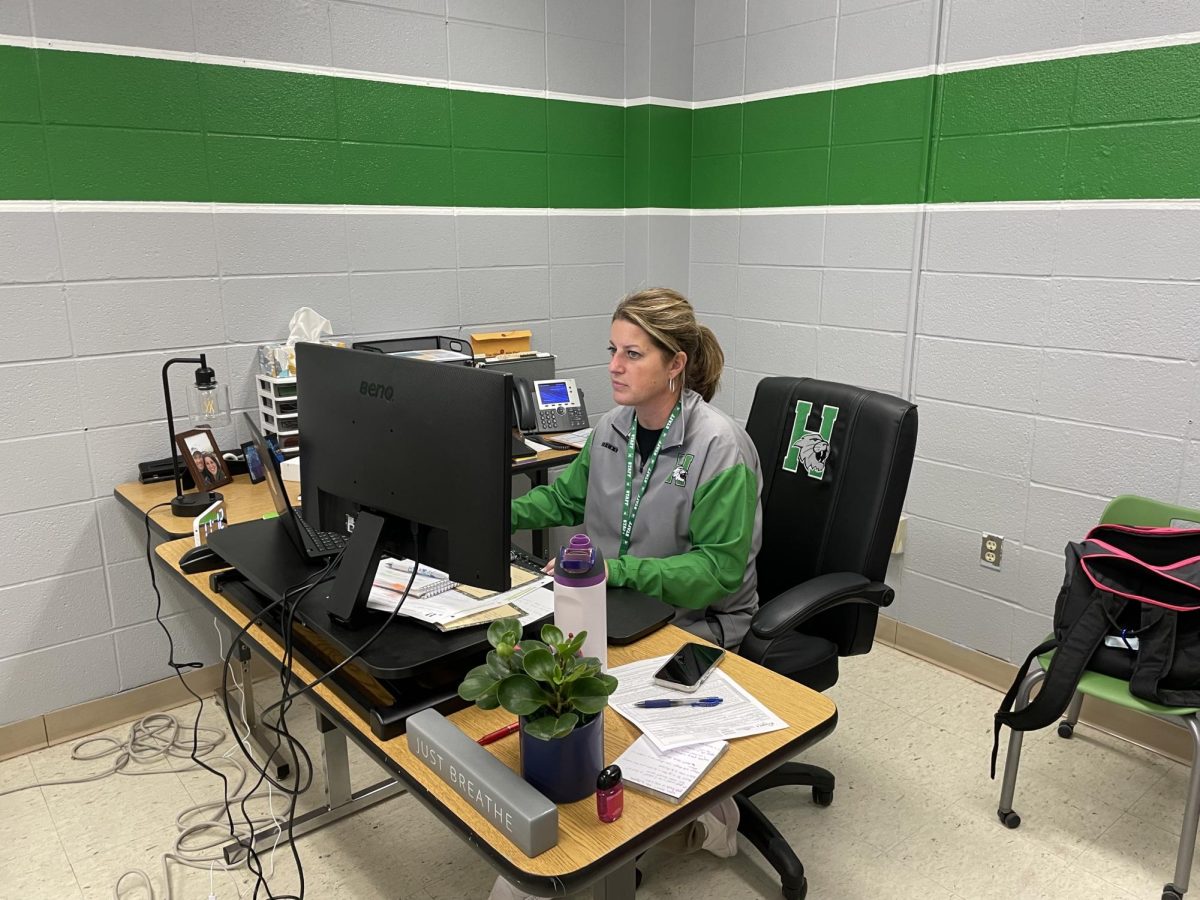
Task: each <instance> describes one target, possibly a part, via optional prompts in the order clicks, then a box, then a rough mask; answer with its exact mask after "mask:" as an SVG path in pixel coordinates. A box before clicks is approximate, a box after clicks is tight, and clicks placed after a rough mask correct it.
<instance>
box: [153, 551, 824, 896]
mask: <svg viewBox="0 0 1200 900" xmlns="http://www.w3.org/2000/svg"><path fill="white" fill-rule="evenodd" d="M190 543H191V542H190V541H187V540H183V541H172V542H169V543H164V544H161V545H159V547H158V548H157V553H158V555H159V556H160V557H161V558H162V560H163V562H164V563H166V565H167V566H168V567H169V569H170V570H171V571H172V572H173V573H174V574H175V575H176V576H177V577H179V578H181V579H183V580H184V581H185V582H187V583H188V584H189V585H190V586H191V587H192V588H193V589H194V590H195V591H196V592H197V593H198V594H199V595H200V596H201V597H202V599H203V600H204V601H205V602H206V603H207V604H208V605H209V606H210V607H212V608H213V609H214V610H215V611H218V612H219V613H221V614H222V615H224V616H225V617H226V618H227V619H228V620H229V621H230V622H231V623H232V624H234V626H235V627H241V626H242V625H244V624H245V623H246V621H247V619H248V616H247V615H246V613H245V612H244V611H243V610H242V609H241V608H240V607H238V606H237V605H236V604H235V603H233V602H232V601H231V600H230V599H228V598H226V597H224V596H222V595H220V594H217V593H214V592H213V591H211V590H210V589H209V587H208V576H207V574H197V575H184V574H182V573H181V572H180V571H179V568H178V561H179V557H180V556H181V555H182V554H183V552H184V551H185V550H187V549H188V547H189V546H190ZM247 637H248V638H249V640H250V641H251V642H252V643H253V644H255V645H256V646H257V647H258V648H259V649H260V650H262V651H263V652H264V653H266V654H268V655H271V656H273V657H274V658H275V659H276V660H278V659H280V658H281V657H282V653H283V648H282V646H281V644H280V642H279V640H278V639H277V637H276V635H275V634H274V632H273V631H272V630H270V629H269V628H263V627H261V626H258V625H256V626H254V627H252V628H251V629H250V630H249V632H248V634H247ZM685 640H695V638H694V637H692V636H691V635H689V634H687V633H686V632H683V631H681V630H679V629H677V628H674V627H673V626H667V627H665V628H663V629H661V630H660V631H657V632H655V633H654V634H652V635H650V636H649V637H646V638H644V639H642V640H641V641H638V642H637V643H636V644H631V645H629V646H627V647H610V648H609V663H610V665H614V666H617V665H621V664H623V663H627V662H632V661H634V660H637V659H645V658H649V657H654V656H662V655H666V654H668V653H671V652H672V651H674V650H675V649H676V648H678V646H679V645H680V644H681V643H683V642H684V641H685ZM722 667H723V668H724V669H725V671H726V672H728V673H729V675H731V676H732V677H733V678H735V679H736V680H737V681H738V683H739V684H741V685H742V686H743V687H744V688H746V689H747V690H748V691H750V692H751V693H753V694H754V695H755V696H756V697H758V698H759V699H760V700H761V701H762V702H763V704H764V705H766V706H767V707H769V708H770V709H771V710H772V711H774V712H775V713H776V714H777V715H778V716H779V717H780V718H782V719H783V720H784V721H785V722H787V723H788V727H787V728H786V729H783V730H781V731H776V732H772V733H771V734H764V735H756V736H754V737H749V738H741V739H738V740H736V741H733V742H732V743H731V744H730V748H729V750H728V752H727V753H725V755H724V756H723V757H721V759H720V760H719V761H718V763H717V764H716V765H715V766H714V767H713V768H712V770H711V771H709V773H708V774H707V775H706V776H705V777H704V778H703V779H702V780H701V781H700V784H699V785H698V786H697V787H696V788H695V789H693V790H692V792H691V793H690V794H689V795H688V797H687V799H686V801H685V802H684V803H681V804H679V805H672V804H669V803H666V802H664V801H662V800H658V799H656V798H653V797H649V796H646V795H644V794H640V793H637V792H635V791H633V790H630V791H627V792H626V794H625V813H624V815H623V816H622V817H621V818H620V819H619V820H617V821H616V822H615V823H612V824H607V825H606V824H602V823H600V822H599V820H598V819H597V818H596V805H595V800H594V799H593V798H590V797H589V798H587V799H585V800H581V801H579V802H578V803H571V804H564V805H562V806H560V807H559V843H558V845H557V846H555V847H553V848H551V849H550V850H547V851H546V852H545V853H542V854H541V855H540V856H537V857H534V858H530V857H528V856H526V855H525V854H524V853H523V852H522V851H521V850H520V849H519V848H517V847H516V846H515V845H514V844H513V843H512V842H511V841H509V840H508V838H507V837H505V835H504V834H503V833H502V832H501V831H499V830H497V829H496V827H495V826H494V825H493V824H492V823H491V822H490V821H489V820H488V819H486V818H485V817H484V816H482V815H480V814H479V813H478V812H477V811H476V810H475V808H474V807H473V806H471V805H470V804H469V803H468V802H467V801H466V800H464V799H463V798H462V797H460V796H459V795H458V794H457V793H455V792H454V791H453V790H452V789H451V788H450V787H449V786H448V785H446V784H445V783H444V782H443V781H441V779H439V778H438V777H437V776H436V775H434V774H433V772H432V771H430V769H428V768H427V767H426V766H425V765H424V764H423V763H422V762H420V761H419V760H418V759H417V758H416V757H415V756H414V755H413V754H412V753H411V752H409V749H408V743H407V739H406V738H405V737H403V736H401V737H397V738H394V739H392V740H389V741H381V740H379V739H377V738H376V737H375V736H374V735H373V734H372V733H371V731H370V728H369V727H368V725H367V724H366V723H365V722H363V721H362V720H361V719H360V718H359V717H358V715H357V714H356V713H355V711H354V710H353V709H352V707H351V706H350V705H349V704H347V703H346V702H345V701H344V700H343V699H342V698H341V696H340V695H339V694H338V693H336V692H335V691H334V690H331V689H328V688H326V686H325V685H319V686H318V687H317V688H315V689H314V691H312V692H311V693H315V694H317V702H318V704H319V705H320V706H321V707H322V710H323V712H325V714H326V715H328V716H330V717H331V718H333V719H334V720H335V721H337V722H338V724H339V725H341V726H342V727H344V728H346V729H348V730H349V731H351V732H352V733H353V736H354V737H355V739H356V741H357V742H358V743H359V744H360V745H362V746H363V747H364V748H365V749H367V751H368V752H370V753H371V754H372V755H373V756H375V757H376V759H378V761H379V762H380V763H382V764H383V765H385V766H387V767H388V768H389V769H390V770H391V771H393V772H395V773H396V775H397V776H398V777H399V778H400V779H401V780H403V781H404V782H405V783H406V784H407V786H408V787H409V788H410V790H412V792H413V794H414V796H416V797H417V798H418V799H420V800H421V801H422V802H423V803H424V804H425V805H426V806H428V807H429V808H431V809H432V810H433V811H434V812H435V813H436V814H438V815H439V816H440V817H441V818H442V819H444V820H445V821H446V822H447V823H448V824H450V825H451V827H453V828H455V830H456V831H458V833H459V835H460V836H462V837H463V838H464V839H466V840H467V841H468V842H470V843H472V844H473V845H475V846H476V847H477V848H478V849H479V850H480V852H483V853H486V854H488V855H489V856H490V857H491V858H492V859H493V861H494V862H495V864H496V865H497V866H498V868H500V869H501V870H502V871H503V872H504V873H505V875H506V876H507V877H509V878H510V879H512V880H515V881H518V882H523V883H525V884H527V885H528V886H529V887H530V888H531V889H533V888H535V887H539V888H541V889H542V890H545V891H553V892H555V893H558V894H562V893H570V892H573V891H576V890H579V889H581V888H583V887H585V886H586V885H587V884H588V883H590V882H592V881H593V880H595V879H596V878H597V877H599V876H601V875H603V874H605V873H606V872H608V871H610V870H612V869H614V868H615V867H616V866H618V865H621V864H624V863H626V862H628V861H630V860H631V859H632V858H633V857H634V856H635V855H636V854H638V853H640V852H642V851H643V850H645V849H647V848H648V847H650V846H652V845H653V844H654V843H655V842H657V841H658V840H659V839H661V838H662V837H665V836H666V835H668V834H670V833H671V832H673V831H674V830H675V829H677V828H679V827H681V826H682V825H684V824H685V823H687V822H689V821H691V820H692V819H694V818H695V817H696V816H697V815H699V814H700V813H701V812H702V811H703V810H705V809H706V808H708V807H709V806H710V805H712V804H713V803H714V802H716V801H717V800H718V799H720V798H722V797H726V796H729V795H730V794H732V793H734V792H736V791H738V790H740V789H742V788H743V787H745V786H747V785H748V784H749V783H750V782H752V781H754V780H755V779H757V778H758V777H760V776H761V775H763V774H765V773H766V772H768V771H770V770H771V769H773V768H774V767H775V766H777V765H779V764H780V763H782V762H784V761H785V760H787V759H789V758H790V757H791V756H793V755H795V754H796V753H797V752H798V751H799V750H801V749H803V748H804V747H806V746H808V745H809V744H811V743H814V742H815V741H817V740H819V739H820V738H821V737H823V736H824V735H825V734H827V733H828V732H829V731H830V730H831V729H832V728H833V726H834V724H835V722H836V720H837V709H836V707H835V706H834V704H833V702H832V701H831V700H829V699H828V698H826V697H824V696H823V695H821V694H819V693H817V692H815V691H812V690H810V689H808V688H806V687H804V686H802V685H799V684H797V683H795V682H793V681H789V680H788V679H786V678H784V677H783V676H781V675H777V674H775V673H774V672H771V671H769V670H767V669H764V668H762V667H761V666H758V665H755V664H754V663H751V662H749V661H747V660H745V659H742V658H741V657H740V656H737V655H735V654H732V653H731V654H728V655H727V656H726V657H725V662H724V663H723V664H722ZM293 669H294V671H295V672H296V674H297V676H298V677H299V678H300V680H302V681H303V682H304V683H309V682H311V681H314V680H315V679H316V677H317V674H318V673H314V672H313V671H312V670H310V669H309V668H308V667H307V666H306V665H305V663H304V662H303V661H297V662H296V663H294V665H293ZM450 719H451V720H452V721H453V722H454V723H455V724H456V725H458V727H459V728H461V729H462V730H463V732H465V733H466V734H467V735H470V736H472V737H479V736H480V735H483V734H485V733H486V732H489V731H493V730H495V729H497V728H499V727H501V726H503V725H505V724H507V723H508V722H509V721H511V719H512V715H511V714H510V713H508V712H506V711H504V710H502V709H500V710H490V711H484V710H480V709H477V708H475V707H471V708H469V709H465V710H462V711H460V712H457V713H455V714H453V715H452V716H451V717H450ZM638 735H639V732H638V730H637V729H636V728H634V727H633V726H632V725H630V724H629V723H628V722H626V721H625V720H624V719H622V718H621V717H620V716H618V715H617V714H615V713H612V712H609V713H607V714H606V715H605V719H604V737H605V745H604V750H605V753H604V757H605V761H606V762H612V760H614V759H615V758H616V757H617V756H619V755H620V754H621V753H622V752H623V751H624V750H625V748H627V747H628V746H629V745H630V744H631V743H632V742H633V741H634V740H635V739H636V738H637V737H638ZM489 749H490V750H491V751H492V752H493V753H494V754H495V755H496V756H497V758H499V759H500V760H501V761H503V762H504V763H505V764H506V765H507V766H509V767H510V768H512V769H513V770H514V771H519V760H518V741H517V738H516V737H515V736H513V737H510V738H505V739H504V740H501V741H498V742H497V743H494V744H492V745H490V747H489Z"/></svg>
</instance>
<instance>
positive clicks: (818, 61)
mask: <svg viewBox="0 0 1200 900" xmlns="http://www.w3.org/2000/svg"><path fill="white" fill-rule="evenodd" d="M836 33H837V25H836V20H835V19H821V20H820V21H818V22H810V23H807V24H804V25H793V26H791V27H789V28H781V29H779V30H778V31H766V32H763V33H761V34H755V33H751V34H750V36H749V37H748V38H746V93H747V94H756V93H758V92H759V91H772V90H776V89H778V88H791V87H800V86H802V85H807V84H824V83H826V82H829V81H832V80H833V57H834V44H833V38H834V35H835V34H836Z"/></svg>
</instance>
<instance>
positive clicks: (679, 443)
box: [512, 390, 762, 649]
mask: <svg viewBox="0 0 1200 900" xmlns="http://www.w3.org/2000/svg"><path fill="white" fill-rule="evenodd" d="M632 422H633V407H629V406H618V407H616V408H614V409H612V410H610V411H609V412H607V413H605V414H604V416H602V417H601V419H600V421H599V422H598V423H597V425H596V427H595V429H594V430H593V431H592V435H591V437H590V438H589V439H588V442H587V444H586V446H584V448H583V451H582V452H581V453H580V454H579V456H578V457H576V458H575V460H574V461H573V462H572V463H571V464H570V465H569V466H567V468H566V469H565V470H564V471H563V472H562V474H561V475H559V477H558V478H557V479H556V480H555V482H554V483H553V484H551V485H548V486H545V487H539V488H535V489H534V490H532V491H530V492H529V493H528V494H526V495H525V496H524V497H521V498H519V499H517V500H514V501H513V506H512V527H513V530H514V531H515V530H516V529H518V528H547V527H550V526H553V525H583V530H584V531H585V532H586V533H587V535H588V536H589V537H590V538H591V539H592V541H593V543H595V544H596V545H597V546H599V547H600V549H601V550H602V551H603V553H604V558H605V559H607V560H608V561H609V562H608V582H609V584H611V585H613V586H615V587H629V588H633V589H634V590H637V591H641V592H642V593H644V594H650V595H651V596H654V597H661V598H662V599H663V600H665V601H666V602H667V603H669V604H671V605H672V606H674V607H676V610H675V618H674V620H673V621H674V624H676V625H678V626H679V627H680V628H684V629H687V630H688V631H691V632H693V633H695V634H698V635H700V636H702V637H705V638H710V639H711V637H712V635H713V634H714V633H716V634H717V636H718V638H720V639H721V640H723V642H724V645H725V646H726V647H728V648H730V649H734V648H736V647H737V646H738V645H739V644H740V643H741V641H742V638H743V637H744V636H745V634H746V631H747V630H748V628H749V627H750V618H751V617H752V616H753V615H754V612H755V610H757V609H758V574H757V572H756V570H755V567H754V559H755V557H756V556H757V555H758V550H759V547H760V546H761V545H762V507H761V504H760V503H759V498H760V496H761V493H762V474H761V472H760V469H759V462H758V452H757V451H756V450H755V449H754V444H753V443H751V441H750V438H749V436H748V435H747V434H746V432H745V431H744V430H743V429H742V428H741V427H739V426H738V425H737V423H735V422H734V421H733V420H732V419H730V418H729V417H728V416H726V415H725V414H724V413H723V412H721V411H720V410H718V409H717V408H715V407H713V406H710V405H709V404H707V403H705V402H704V400H703V399H701V397H700V395H699V394H697V393H695V392H694V391H691V390H685V391H684V394H683V408H682V410H681V411H680V414H679V415H678V416H676V418H675V421H674V422H673V423H672V424H671V428H670V430H669V431H668V432H666V433H665V434H664V435H663V436H662V450H661V452H660V454H659V458H658V463H657V465H656V466H655V468H654V471H653V472H652V473H651V475H650V477H651V479H652V480H651V482H650V484H649V485H648V486H647V488H646V493H645V496H643V497H642V503H641V506H640V508H639V509H638V515H637V518H636V519H635V520H634V524H633V534H632V537H631V539H630V545H629V552H628V553H627V554H626V555H625V556H621V557H619V558H618V557H617V551H618V550H619V549H620V546H621V507H622V499H623V495H624V492H625V459H626V448H627V447H628V445H629V429H630V425H631V424H632ZM643 477H644V472H643V470H642V463H641V460H640V458H636V459H635V462H634V475H633V497H636V496H637V492H638V490H639V489H640V487H641V482H642V479H643ZM713 619H715V620H716V622H717V624H718V627H719V631H716V630H715V629H713V628H712V627H711V626H710V624H709V622H710V620H713Z"/></svg>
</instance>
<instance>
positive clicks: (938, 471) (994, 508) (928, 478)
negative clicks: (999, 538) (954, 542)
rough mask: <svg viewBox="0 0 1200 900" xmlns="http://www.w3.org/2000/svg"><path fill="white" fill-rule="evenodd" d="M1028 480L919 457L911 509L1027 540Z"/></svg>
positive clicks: (911, 484) (910, 487) (910, 491)
mask: <svg viewBox="0 0 1200 900" xmlns="http://www.w3.org/2000/svg"><path fill="white" fill-rule="evenodd" d="M1026 493H1027V485H1026V483H1025V481H1024V480H1021V479H1016V478H1005V477H1001V476H999V475H992V474H990V473H987V472H974V471H971V470H969V469H962V468H959V467H958V466H948V465H944V464H942V463H935V462H930V461H929V460H925V459H920V458H918V459H917V460H916V461H915V462H914V463H913V469H912V477H911V479H910V481H909V484H908V498H907V500H906V506H907V507H908V511H909V512H911V513H912V514H913V515H916V516H923V517H924V518H926V519H935V520H937V521H939V522H944V523H946V524H948V525H958V526H960V527H962V528H969V529H971V530H978V531H980V532H983V531H986V532H988V533H989V534H1002V535H1004V537H1005V538H1006V539H1008V540H1010V541H1018V542H1021V541H1023V535H1022V532H1023V530H1024V526H1025V499H1026Z"/></svg>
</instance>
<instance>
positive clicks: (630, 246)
mask: <svg viewBox="0 0 1200 900" xmlns="http://www.w3.org/2000/svg"><path fill="white" fill-rule="evenodd" d="M649 278H650V217H649V216H626V217H625V290H626V291H637V290H641V289H642V288H645V287H649V286H650V283H649Z"/></svg>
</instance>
